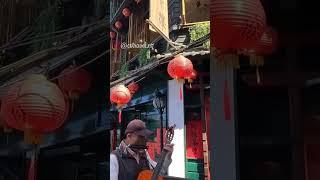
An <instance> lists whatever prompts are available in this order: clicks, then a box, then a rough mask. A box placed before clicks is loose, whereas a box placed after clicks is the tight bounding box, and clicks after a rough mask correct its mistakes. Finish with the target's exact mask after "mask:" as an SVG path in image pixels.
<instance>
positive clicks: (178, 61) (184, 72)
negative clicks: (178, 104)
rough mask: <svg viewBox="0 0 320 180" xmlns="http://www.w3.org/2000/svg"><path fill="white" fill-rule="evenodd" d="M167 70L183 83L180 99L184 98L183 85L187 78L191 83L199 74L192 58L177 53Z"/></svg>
mask: <svg viewBox="0 0 320 180" xmlns="http://www.w3.org/2000/svg"><path fill="white" fill-rule="evenodd" d="M167 71H168V74H169V75H170V76H171V77H172V78H173V79H175V80H177V81H178V82H179V83H181V86H180V100H182V87H183V84H184V83H185V80H186V79H187V80H188V81H189V83H191V82H192V81H193V80H194V79H195V78H196V76H197V74H196V71H195V70H194V69H193V64H192V62H191V60H190V59H188V58H186V57H184V56H182V55H177V56H176V57H175V58H173V59H172V60H171V61H170V62H169V64H168V67H167Z"/></svg>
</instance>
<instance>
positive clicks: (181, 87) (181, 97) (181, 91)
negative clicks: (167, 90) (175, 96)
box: [180, 85, 183, 101]
mask: <svg viewBox="0 0 320 180" xmlns="http://www.w3.org/2000/svg"><path fill="white" fill-rule="evenodd" d="M182 98H183V97H182V85H180V100H181V101H182Z"/></svg>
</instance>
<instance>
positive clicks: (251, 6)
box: [211, 0, 266, 50]
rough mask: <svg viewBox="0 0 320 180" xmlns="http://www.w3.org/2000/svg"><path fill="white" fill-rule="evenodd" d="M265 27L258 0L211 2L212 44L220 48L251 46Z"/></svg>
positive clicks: (261, 8) (232, 48)
mask: <svg viewBox="0 0 320 180" xmlns="http://www.w3.org/2000/svg"><path fill="white" fill-rule="evenodd" d="M265 27H266V16H265V12H264V9H263V7H262V5H261V3H260V0H242V1H239V0H214V1H212V3H211V28H212V29H211V31H212V36H211V38H212V41H211V42H212V45H213V46H215V47H216V48H218V49H222V50H239V49H243V48H252V47H254V45H255V44H256V42H257V41H258V40H259V38H260V37H261V35H262V33H263V32H264V30H265Z"/></svg>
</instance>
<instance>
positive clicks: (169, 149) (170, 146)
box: [163, 144, 174, 153]
mask: <svg viewBox="0 0 320 180" xmlns="http://www.w3.org/2000/svg"><path fill="white" fill-rule="evenodd" d="M173 146H174V144H167V145H165V146H164V147H163V149H166V150H167V151H169V152H171V153H172V152H173Z"/></svg>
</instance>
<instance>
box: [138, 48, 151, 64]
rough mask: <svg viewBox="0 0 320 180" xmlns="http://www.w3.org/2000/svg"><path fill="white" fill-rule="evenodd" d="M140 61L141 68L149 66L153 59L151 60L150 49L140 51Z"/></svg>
mask: <svg viewBox="0 0 320 180" xmlns="http://www.w3.org/2000/svg"><path fill="white" fill-rule="evenodd" d="M138 60H139V65H140V67H142V66H144V65H147V64H148V63H149V62H150V61H151V59H150V49H149V48H143V49H141V50H140V52H139V54H138Z"/></svg>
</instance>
